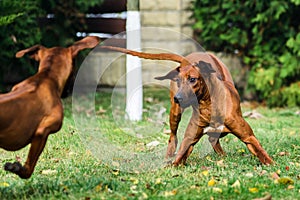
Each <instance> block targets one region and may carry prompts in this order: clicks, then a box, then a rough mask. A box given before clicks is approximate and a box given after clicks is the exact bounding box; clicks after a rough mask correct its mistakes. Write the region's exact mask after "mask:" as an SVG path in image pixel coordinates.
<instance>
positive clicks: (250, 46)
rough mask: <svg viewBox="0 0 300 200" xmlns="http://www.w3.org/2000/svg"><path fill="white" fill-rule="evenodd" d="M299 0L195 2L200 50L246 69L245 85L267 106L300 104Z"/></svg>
mask: <svg viewBox="0 0 300 200" xmlns="http://www.w3.org/2000/svg"><path fill="white" fill-rule="evenodd" d="M299 5H300V0H284V1H274V0H271V1H270V0H260V1H252V0H243V1H241V0H231V1H222V0H214V1H210V0H196V1H195V2H194V6H193V11H194V12H193V13H194V15H193V18H194V19H195V21H196V22H195V24H194V26H193V28H194V30H195V32H196V37H197V39H198V40H199V41H200V43H201V44H202V45H203V46H204V48H205V49H206V50H212V51H218V52H226V53H230V54H236V55H238V56H239V57H240V59H241V60H242V62H243V65H245V66H248V67H250V72H249V75H248V86H247V87H248V89H249V90H251V91H254V92H255V96H256V97H257V100H260V101H265V102H266V103H267V105H268V106H271V107H272V106H291V107H292V106H300V80H299V75H300V33H299V30H300V20H299V19H300V6H299Z"/></svg>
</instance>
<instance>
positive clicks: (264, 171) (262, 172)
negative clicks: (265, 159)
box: [259, 170, 267, 176]
mask: <svg viewBox="0 0 300 200" xmlns="http://www.w3.org/2000/svg"><path fill="white" fill-rule="evenodd" d="M266 173H267V170H262V171H261V172H260V173H259V175H260V176H262V175H265V174H266Z"/></svg>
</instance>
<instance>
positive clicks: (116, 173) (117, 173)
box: [112, 169, 120, 176]
mask: <svg viewBox="0 0 300 200" xmlns="http://www.w3.org/2000/svg"><path fill="white" fill-rule="evenodd" d="M119 172H120V170H118V169H115V170H113V172H112V174H113V175H116V176H118V175H119Z"/></svg>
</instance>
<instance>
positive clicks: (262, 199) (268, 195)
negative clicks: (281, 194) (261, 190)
mask: <svg viewBox="0 0 300 200" xmlns="http://www.w3.org/2000/svg"><path fill="white" fill-rule="evenodd" d="M271 199H272V195H270V194H267V195H266V196H264V197H261V198H256V199H253V200H271Z"/></svg>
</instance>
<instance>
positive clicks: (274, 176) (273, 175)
mask: <svg viewBox="0 0 300 200" xmlns="http://www.w3.org/2000/svg"><path fill="white" fill-rule="evenodd" d="M271 177H272V179H274V180H278V179H279V178H280V177H279V175H278V174H277V173H276V172H273V173H272V174H271Z"/></svg>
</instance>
